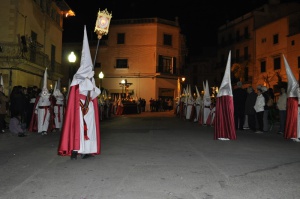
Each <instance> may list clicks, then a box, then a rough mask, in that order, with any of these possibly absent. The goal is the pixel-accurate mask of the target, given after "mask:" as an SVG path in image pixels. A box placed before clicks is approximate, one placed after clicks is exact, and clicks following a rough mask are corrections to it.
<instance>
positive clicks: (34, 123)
mask: <svg viewBox="0 0 300 199" xmlns="http://www.w3.org/2000/svg"><path fill="white" fill-rule="evenodd" d="M39 99H40V96H37V97H36V98H35V102H34V105H33V111H32V116H31V120H30V124H29V128H28V131H30V132H37V131H38V116H37V114H36V113H35V109H36V106H37V103H38V101H39Z"/></svg>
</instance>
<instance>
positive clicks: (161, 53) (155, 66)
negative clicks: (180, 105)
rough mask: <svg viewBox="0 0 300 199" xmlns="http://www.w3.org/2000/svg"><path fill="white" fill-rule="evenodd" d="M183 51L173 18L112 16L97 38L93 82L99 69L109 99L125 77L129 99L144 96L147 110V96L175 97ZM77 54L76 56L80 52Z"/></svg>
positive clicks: (182, 39)
mask: <svg viewBox="0 0 300 199" xmlns="http://www.w3.org/2000/svg"><path fill="white" fill-rule="evenodd" d="M70 45H72V44H70ZM79 46H80V45H79ZM90 46H91V54H92V58H93V57H94V54H95V49H96V42H90ZM72 49H76V47H75V46H73V47H71V46H69V45H67V44H66V46H64V57H66V56H67V55H68V53H69V51H71V50H72ZM77 49H79V48H77ZM186 50H187V49H186V46H185V37H184V36H183V35H182V34H181V33H180V27H179V24H178V21H177V20H175V21H170V20H165V19H160V18H139V19H122V20H114V19H113V18H112V21H111V24H110V27H109V33H108V35H107V37H105V36H104V37H103V38H102V39H101V40H100V46H99V48H98V53H97V58H96V64H95V77H96V78H95V79H96V81H97V82H96V83H97V84H99V85H100V78H97V77H98V74H99V73H100V72H101V71H102V72H103V73H104V78H103V79H102V81H101V82H102V83H101V87H103V88H105V89H107V90H108V92H109V94H110V97H111V98H115V97H116V98H119V97H121V94H122V92H124V90H123V89H124V88H122V84H120V83H121V81H122V80H127V83H128V84H130V86H129V87H128V88H127V90H126V91H127V93H128V94H129V95H130V97H131V98H133V99H136V98H143V99H145V100H146V102H147V104H146V110H149V100H150V98H152V99H158V98H172V99H175V98H176V97H178V93H179V92H178V90H179V89H180V81H179V79H180V78H181V77H182V67H183V66H184V64H185V56H186V54H187V52H186ZM77 53H78V57H80V52H79V51H77ZM78 63H80V62H79V61H78Z"/></svg>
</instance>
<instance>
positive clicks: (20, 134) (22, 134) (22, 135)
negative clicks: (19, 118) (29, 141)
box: [18, 133, 27, 137]
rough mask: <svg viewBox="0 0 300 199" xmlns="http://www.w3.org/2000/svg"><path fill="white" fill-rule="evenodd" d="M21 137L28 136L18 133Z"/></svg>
mask: <svg viewBox="0 0 300 199" xmlns="http://www.w3.org/2000/svg"><path fill="white" fill-rule="evenodd" d="M18 136H19V137H26V136H27V135H25V134H24V133H18Z"/></svg>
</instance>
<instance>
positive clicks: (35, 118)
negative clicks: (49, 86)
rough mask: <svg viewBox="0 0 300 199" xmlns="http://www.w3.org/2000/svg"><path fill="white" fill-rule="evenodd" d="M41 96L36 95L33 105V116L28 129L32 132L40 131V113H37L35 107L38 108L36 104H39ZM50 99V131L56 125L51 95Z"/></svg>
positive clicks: (48, 130)
mask: <svg viewBox="0 0 300 199" xmlns="http://www.w3.org/2000/svg"><path fill="white" fill-rule="evenodd" d="M40 97H41V96H37V97H36V99H35V102H34V105H33V112H32V116H31V120H30V124H29V128H28V131H30V132H38V115H37V114H36V113H35V109H36V106H37V105H38V102H39V100H40ZM49 100H50V102H51V104H50V107H49V111H50V118H49V126H48V129H47V132H48V133H49V132H51V131H52V130H53V129H54V128H55V126H54V111H53V97H52V96H50V97H49Z"/></svg>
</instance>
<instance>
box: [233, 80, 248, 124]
mask: <svg viewBox="0 0 300 199" xmlns="http://www.w3.org/2000/svg"><path fill="white" fill-rule="evenodd" d="M242 85H243V84H242V82H240V81H239V82H237V84H236V86H237V87H236V88H235V89H234V90H233V92H232V94H233V105H234V123H235V129H236V130H244V129H243V125H244V122H245V103H246V98H247V91H246V90H245V89H243V88H242Z"/></svg>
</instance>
